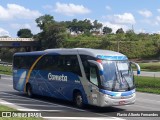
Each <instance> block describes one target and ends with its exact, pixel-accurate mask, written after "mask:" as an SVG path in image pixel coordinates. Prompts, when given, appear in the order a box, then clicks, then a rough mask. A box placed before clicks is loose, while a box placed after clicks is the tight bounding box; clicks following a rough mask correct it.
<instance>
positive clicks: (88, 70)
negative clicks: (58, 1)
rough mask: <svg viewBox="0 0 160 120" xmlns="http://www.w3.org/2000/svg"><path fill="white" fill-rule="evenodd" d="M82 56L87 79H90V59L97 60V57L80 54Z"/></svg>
mask: <svg viewBox="0 0 160 120" xmlns="http://www.w3.org/2000/svg"><path fill="white" fill-rule="evenodd" d="M80 57H81V60H82V64H83V67H84V71H85V74H86V77H87V79H88V80H89V79H90V76H89V74H90V65H89V62H88V60H96V58H94V57H92V56H88V55H80Z"/></svg>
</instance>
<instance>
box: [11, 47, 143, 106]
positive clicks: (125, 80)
mask: <svg viewBox="0 0 160 120" xmlns="http://www.w3.org/2000/svg"><path fill="white" fill-rule="evenodd" d="M13 58H14V59H13V87H14V89H15V90H18V91H24V92H26V93H27V94H28V96H29V97H32V96H33V95H34V94H37V95H43V96H49V97H53V98H58V99H64V100H68V101H74V102H75V104H76V105H77V106H78V107H82V106H83V105H85V104H90V105H95V106H100V107H105V106H114V105H127V104H133V103H134V102H135V99H136V94H135V81H134V75H133V71H132V68H131V65H132V64H134V65H135V66H136V67H137V74H140V67H139V65H138V64H137V63H134V62H130V61H129V60H128V58H127V57H126V56H125V55H123V54H121V53H118V52H114V51H109V50H99V49H89V48H73V49H47V50H44V51H37V52H19V53H15V54H14V57H13Z"/></svg>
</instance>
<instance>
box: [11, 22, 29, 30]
mask: <svg viewBox="0 0 160 120" xmlns="http://www.w3.org/2000/svg"><path fill="white" fill-rule="evenodd" d="M10 26H11V28H13V29H22V28H28V29H31V25H30V24H28V23H25V24H18V23H14V24H11V25H10Z"/></svg>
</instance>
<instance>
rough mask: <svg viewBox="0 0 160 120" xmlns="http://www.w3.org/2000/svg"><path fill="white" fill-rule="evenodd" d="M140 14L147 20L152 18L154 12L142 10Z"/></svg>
mask: <svg viewBox="0 0 160 120" xmlns="http://www.w3.org/2000/svg"><path fill="white" fill-rule="evenodd" d="M138 13H139V14H140V15H142V16H144V17H147V18H148V17H151V16H152V12H151V11H149V10H140V11H138Z"/></svg>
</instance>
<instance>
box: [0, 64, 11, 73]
mask: <svg viewBox="0 0 160 120" xmlns="http://www.w3.org/2000/svg"><path fill="white" fill-rule="evenodd" d="M0 74H6V75H12V67H11V66H3V65H0Z"/></svg>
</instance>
